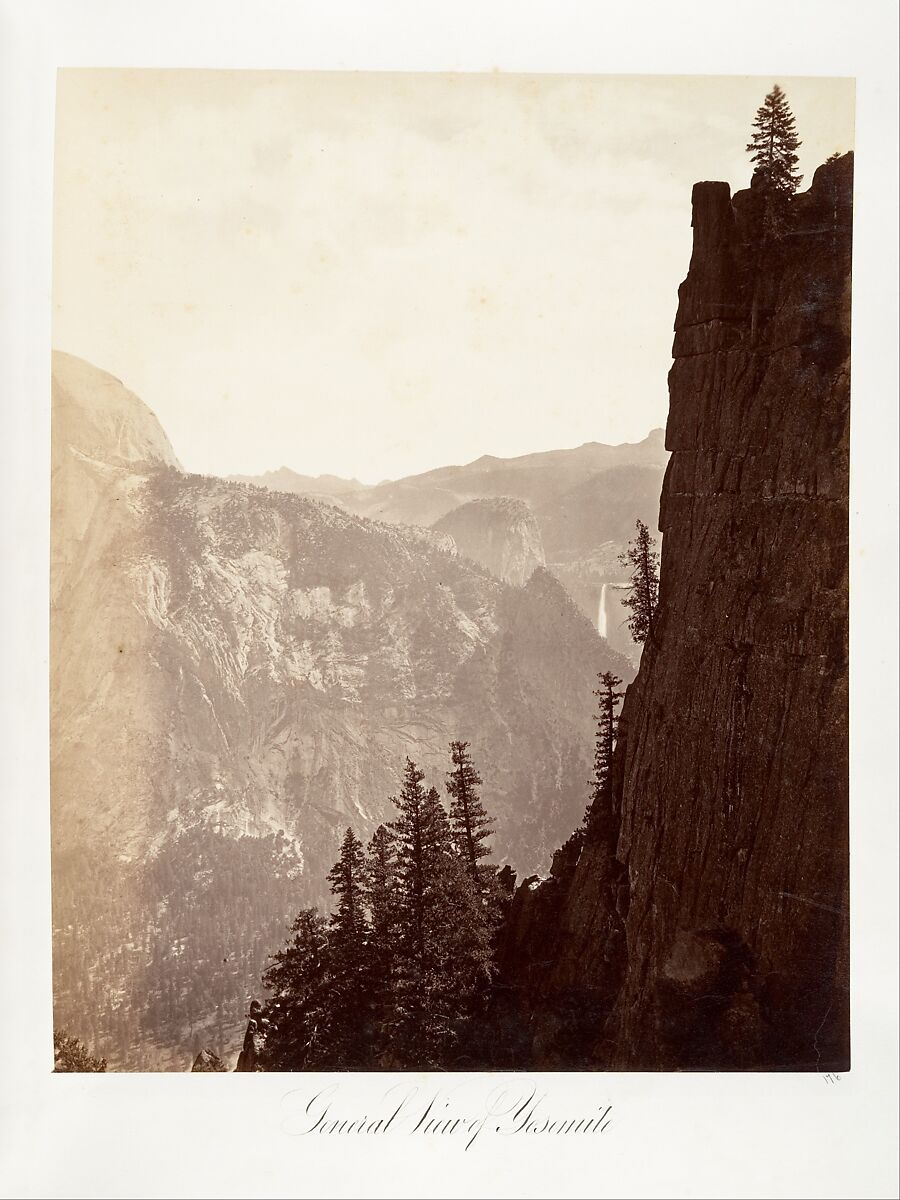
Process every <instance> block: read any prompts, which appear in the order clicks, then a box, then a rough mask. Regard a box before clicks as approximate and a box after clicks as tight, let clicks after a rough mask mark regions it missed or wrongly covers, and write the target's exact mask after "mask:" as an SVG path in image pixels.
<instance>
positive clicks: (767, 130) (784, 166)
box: [747, 83, 803, 198]
mask: <svg viewBox="0 0 900 1200" xmlns="http://www.w3.org/2000/svg"><path fill="white" fill-rule="evenodd" d="M801 145H802V142H801V141H800V139H799V138H798V137H797V131H796V126H795V122H794V114H793V113H792V112H791V109H790V105H789V104H788V102H787V97H786V96H785V94H784V92H783V91H782V90H781V88H780V87H779V86H778V84H777V83H776V84H775V86H774V87H773V88H772V90H771V92H769V94H768V96H766V98H765V100H763V102H762V104H761V105H760V107H759V108H758V109H757V111H756V118H755V120H754V122H753V134H752V135H751V137H750V141H749V142H748V143H747V152H748V154H749V155H750V158H751V160H752V161H753V163H754V164H755V166H754V169H753V175H754V179H755V181H756V183H757V185H761V186H762V187H763V188H765V189H766V191H767V192H770V193H774V194H775V195H777V196H780V197H784V198H786V197H790V196H792V195H793V194H794V192H796V190H797V188H798V187H799V186H800V183H801V181H802V179H803V176H802V175H801V174H800V173H799V172H798V170H797V163H798V162H799V161H800V160H799V158H798V157H797V150H798V149H799V148H800V146H801Z"/></svg>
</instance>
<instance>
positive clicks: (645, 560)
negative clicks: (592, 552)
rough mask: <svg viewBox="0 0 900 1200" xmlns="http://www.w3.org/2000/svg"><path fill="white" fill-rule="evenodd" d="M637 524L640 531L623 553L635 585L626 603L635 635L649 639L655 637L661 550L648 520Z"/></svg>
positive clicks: (630, 624)
mask: <svg viewBox="0 0 900 1200" xmlns="http://www.w3.org/2000/svg"><path fill="white" fill-rule="evenodd" d="M635 528H636V529H637V533H636V535H635V537H634V538H632V540H631V541H630V542H629V543H628V549H627V550H626V551H625V553H624V554H620V555H619V561H620V562H621V563H622V565H623V566H626V567H630V569H631V587H630V589H629V592H628V595H627V596H626V597H625V599H624V600H623V601H622V604H623V607H625V608H628V609H631V616H630V617H629V618H628V628H629V630H630V631H631V636H632V638H633V639H634V640H635V641H636V642H646V641H647V639H648V638H652V637H653V625H654V621H655V618H656V607H657V603H658V600H659V554H658V552H657V550H656V546H655V544H654V541H653V539H652V538H651V537H650V531H649V529H648V528H647V526H646V525H645V524H644V522H643V521H641V520H640V519H639V520H638V521H637V523H636V526H635Z"/></svg>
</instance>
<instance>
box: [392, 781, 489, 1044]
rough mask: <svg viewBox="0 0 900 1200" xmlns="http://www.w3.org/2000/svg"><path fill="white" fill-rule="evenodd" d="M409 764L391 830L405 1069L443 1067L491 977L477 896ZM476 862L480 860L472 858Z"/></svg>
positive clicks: (442, 817)
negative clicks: (395, 876)
mask: <svg viewBox="0 0 900 1200" xmlns="http://www.w3.org/2000/svg"><path fill="white" fill-rule="evenodd" d="M423 780H424V774H423V772H421V771H420V770H419V769H418V768H417V767H416V765H415V763H413V762H410V760H409V759H407V762H406V769H405V773H404V782H403V788H402V790H401V793H400V796H399V798H398V799H397V800H395V803H396V804H397V807H398V809H399V810H400V811H399V816H398V819H397V820H396V821H395V822H394V823H393V825H392V826H391V829H392V831H393V833H394V837H395V845H396V851H397V889H398V942H397V960H396V972H395V979H394V987H393V996H394V1008H395V1013H394V1018H395V1021H396V1037H395V1041H394V1050H395V1053H396V1055H397V1056H398V1058H399V1059H400V1061H401V1062H402V1063H403V1064H404V1065H410V1066H417V1067H421V1068H426V1067H432V1068H434V1067H441V1066H446V1065H447V1064H448V1063H449V1062H450V1061H451V1060H452V1056H453V1054H454V1050H455V1048H456V1047H457V1045H458V1043H459V1039H460V1036H461V1031H462V1029H463V1027H464V1026H465V1023H466V1021H467V1020H468V1019H469V1018H470V1017H471V1012H472V1002H473V999H474V997H475V995H476V994H477V992H478V990H479V987H480V986H482V985H483V984H485V983H486V982H487V980H488V979H489V976H490V962H491V948H490V937H491V933H492V929H491V926H490V922H489V916H488V913H487V912H486V910H485V907H484V905H483V904H482V897H481V893H480V890H479V888H478V886H477V884H476V882H475V880H473V879H472V877H471V875H470V874H469V871H468V869H467V867H466V865H465V863H464V861H463V860H462V859H461V857H460V856H459V855H458V854H457V853H456V851H455V847H454V845H453V836H452V831H451V825H450V821H449V819H448V817H447V813H446V811H445V810H444V808H443V806H442V804H441V800H440V795H439V793H438V792H437V789H436V788H430V789H429V790H428V791H427V792H426V791H425V788H424V787H423ZM476 861H477V860H476Z"/></svg>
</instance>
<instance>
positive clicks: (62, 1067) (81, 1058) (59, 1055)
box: [53, 1029, 106, 1074]
mask: <svg viewBox="0 0 900 1200" xmlns="http://www.w3.org/2000/svg"><path fill="white" fill-rule="evenodd" d="M53 1070H54V1071H58V1072H65V1071H83V1072H90V1073H92V1074H96V1073H98V1072H105V1071H106V1059H105V1058H95V1057H94V1055H93V1054H91V1053H90V1052H89V1051H88V1049H87V1047H86V1046H85V1045H83V1044H82V1043H81V1042H80V1041H79V1040H78V1038H77V1037H72V1036H71V1034H69V1033H67V1032H66V1031H65V1030H63V1029H61V1030H58V1031H54V1033H53Z"/></svg>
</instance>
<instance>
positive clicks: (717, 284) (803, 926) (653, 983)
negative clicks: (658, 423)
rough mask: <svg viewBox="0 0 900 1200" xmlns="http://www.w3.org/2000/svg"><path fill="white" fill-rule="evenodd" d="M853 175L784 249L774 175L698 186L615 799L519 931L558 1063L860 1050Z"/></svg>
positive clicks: (833, 178)
mask: <svg viewBox="0 0 900 1200" xmlns="http://www.w3.org/2000/svg"><path fill="white" fill-rule="evenodd" d="M852 173H853V159H852V155H849V154H848V155H844V156H843V157H841V158H838V159H836V160H834V161H830V162H829V163H827V164H825V165H824V166H822V167H820V168H819V170H818V171H817V172H816V174H815V177H814V179H813V183H812V186H811V188H810V189H809V191H808V192H805V193H803V194H801V195H798V196H795V197H794V198H793V200H792V221H791V225H790V228H789V231H788V232H787V234H786V235H785V236H783V237H781V238H780V239H778V240H777V241H774V240H768V239H767V238H766V237H765V236H764V235H763V233H762V222H761V211H760V210H761V197H760V194H759V193H758V191H757V189H754V188H751V189H748V190H746V191H743V192H738V193H737V194H736V195H735V196H734V197H733V198H732V196H731V194H730V190H729V187H728V185H727V184H725V183H698V184H696V185H695V187H694V191H693V197H692V201H693V229H694V245H693V254H692V258H691V264H690V269H689V272H688V276H687V278H686V280H685V282H684V283H683V284H682V286H681V288H680V290H679V305H678V313H677V317H676V321H675V341H674V348H673V357H674V363H673V366H672V369H671V371H670V374H669V394H670V411H669V420H668V426H667V431H666V445H667V448H668V449H669V450H670V451H671V459H670V461H669V465H668V468H667V471H666V477H665V482H664V485H663V491H662V497H661V502H660V518H659V528H660V530H661V531H662V532H663V533H664V535H665V537H664V540H663V553H662V566H661V587H660V603H659V611H658V618H657V629H656V634H655V639H654V641H653V642H652V643H648V644H647V645H646V646H645V648H644V653H643V657H642V661H641V666H640V671H639V673H638V676H637V678H636V680H635V681H634V683H632V684H631V686H630V687H629V688H628V692H627V695H626V698H625V701H624V705H623V711H622V719H621V724H620V732H619V741H618V746H617V750H616V761H615V774H616V787H615V795H616V798H615V802H614V804H613V811H611V812H609V813H605V814H602V816H603V821H602V826H603V829H602V833H601V834H600V835H598V836H597V837H596V838H595V839H594V840H593V841H591V842H589V843H588V844H587V845H586V846H585V847H584V848H583V850H581V852H580V855H579V856H577V858H576V860H575V861H574V862H571V861H570V862H567V861H566V856H565V855H564V854H560V855H559V856H558V857H557V862H556V867H555V872H554V875H553V877H551V879H549V880H548V881H547V882H546V883H543V884H535V883H534V882H531V883H530V885H523V886H522V888H520V890H519V893H517V896H516V899H515V901H514V903H513V908H512V913H511V920H510V925H509V928H508V931H507V943H506V950H505V960H504V975H503V982H504V985H505V993H504V994H505V995H506V997H507V1001H506V1003H507V1004H508V1005H509V1006H510V1007H516V1008H517V1011H518V1015H519V1016H521V1017H524V1018H525V1021H524V1023H523V1025H522V1026H521V1027H520V1028H521V1029H525V1028H527V1030H528V1033H527V1034H524V1033H523V1034H522V1036H524V1037H525V1038H526V1040H527V1041H528V1042H529V1050H530V1058H531V1061H532V1063H533V1064H534V1065H536V1066H547V1067H549V1066H559V1065H570V1066H582V1067H593V1068H596V1067H612V1068H618V1069H638V1070H659V1069H663V1070H667V1069H669V1070H671V1069H675V1070H677V1069H701V1070H702V1069H707V1070H710V1069H717V1070H721V1069H751V1070H819V1071H839V1070H845V1069H846V1068H847V1067H848V1065H849V990H848V974H849V971H848V941H849V932H848V899H847V887H848V745H847V741H848V739H847V667H848V663H847V618H848V593H847V568H848V459H849V382H850V375H849V360H850V260H851V235H852ZM569 857H570V858H571V855H570V856H569ZM511 997H515V1000H512V999H510V998H511ZM573 1022H574V1023H575V1025H577V1027H578V1028H577V1036H576V1035H575V1033H573V1029H574V1028H575V1025H573Z"/></svg>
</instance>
